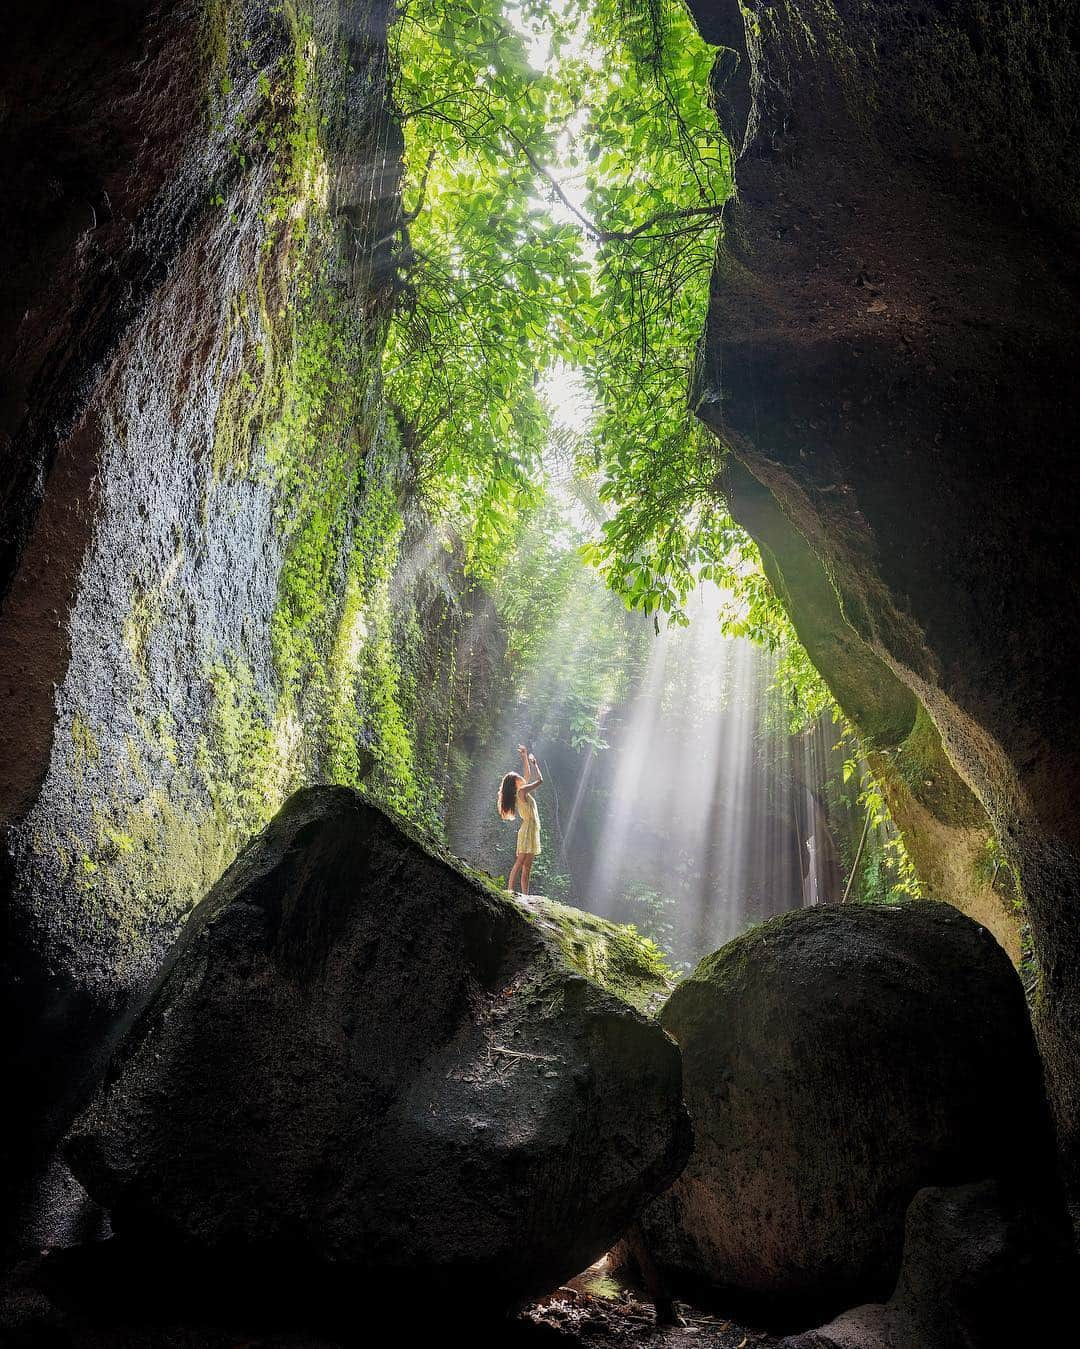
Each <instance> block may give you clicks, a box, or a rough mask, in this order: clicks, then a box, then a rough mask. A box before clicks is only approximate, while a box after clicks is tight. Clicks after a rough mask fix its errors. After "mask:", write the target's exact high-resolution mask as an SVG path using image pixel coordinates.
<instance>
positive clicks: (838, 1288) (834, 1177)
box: [644, 901, 1053, 1325]
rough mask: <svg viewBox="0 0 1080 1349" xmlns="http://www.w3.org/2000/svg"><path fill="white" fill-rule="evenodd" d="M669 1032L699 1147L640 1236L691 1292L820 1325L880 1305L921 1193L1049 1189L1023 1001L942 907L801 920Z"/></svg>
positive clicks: (711, 973)
mask: <svg viewBox="0 0 1080 1349" xmlns="http://www.w3.org/2000/svg"><path fill="white" fill-rule="evenodd" d="M660 1022H661V1025H663V1027H664V1028H665V1029H666V1030H667V1031H668V1032H669V1033H670V1034H671V1035H673V1036H674V1037H675V1039H676V1040H677V1041H678V1042H679V1045H680V1048H681V1049H682V1054H683V1071H684V1083H685V1092H686V1101H687V1105H688V1106H689V1109H690V1114H691V1118H692V1119H693V1121H694V1135H695V1143H694V1152H693V1155H692V1157H691V1160H690V1162H689V1164H688V1166H687V1168H686V1170H685V1171H684V1173H683V1175H682V1176H681V1177H680V1178H679V1180H678V1181H677V1182H676V1183H675V1185H674V1186H673V1187H672V1188H671V1190H669V1191H668V1193H667V1194H666V1195H664V1196H663V1197H662V1198H661V1199H659V1200H658V1201H657V1202H656V1203H655V1204H653V1205H651V1206H650V1207H649V1209H648V1210H647V1211H646V1215H645V1219H644V1226H645V1231H646V1235H647V1237H648V1240H649V1243H650V1245H651V1247H652V1250H653V1254H654V1256H655V1258H656V1260H657V1262H658V1263H659V1264H660V1265H661V1266H662V1267H663V1268H664V1269H665V1270H666V1271H667V1272H668V1274H669V1275H670V1277H671V1278H672V1280H673V1282H674V1284H675V1285H676V1287H682V1288H683V1289H685V1290H686V1291H687V1292H689V1293H695V1292H696V1293H699V1294H700V1293H704V1294H706V1295H707V1296H713V1297H720V1296H723V1297H726V1299H727V1300H726V1301H725V1302H724V1303H723V1305H724V1306H725V1307H729V1306H730V1307H737V1306H739V1305H740V1304H745V1306H746V1307H747V1308H748V1309H749V1310H750V1311H751V1312H752V1313H753V1314H756V1315H758V1316H760V1317H761V1318H762V1319H764V1320H765V1321H766V1322H771V1323H780V1324H782V1323H783V1322H784V1321H787V1322H788V1324H791V1323H792V1322H795V1323H796V1324H798V1323H799V1322H800V1321H801V1323H802V1324H803V1325H805V1324H807V1321H810V1323H811V1324H813V1318H814V1317H815V1315H820V1314H829V1313H831V1312H835V1311H837V1310H840V1309H842V1308H844V1307H850V1306H851V1305H853V1303H855V1302H859V1301H866V1300H868V1298H870V1297H873V1296H875V1295H876V1296H877V1297H882V1298H883V1297H885V1296H887V1295H888V1293H889V1291H890V1290H891V1288H892V1286H893V1283H894V1282H895V1279H896V1275H897V1271H898V1268H899V1263H900V1251H901V1245H902V1239H903V1223H904V1212H905V1210H906V1208H907V1206H908V1204H909V1202H910V1200H911V1198H912V1196H913V1195H914V1194H915V1192H916V1191H917V1190H918V1189H919V1188H920V1187H922V1186H924V1185H929V1184H935V1183H957V1184H959V1183H961V1182H966V1181H969V1180H974V1179H978V1178H982V1177H985V1176H988V1175H1004V1176H1011V1175H1012V1174H1013V1171H1014V1168H1016V1167H1017V1166H1021V1165H1025V1164H1026V1165H1028V1166H1029V1168H1030V1180H1031V1184H1032V1187H1033V1188H1034V1189H1038V1188H1039V1187H1040V1186H1041V1185H1042V1183H1043V1181H1044V1179H1045V1177H1046V1176H1047V1169H1048V1165H1049V1163H1050V1161H1051V1155H1050V1154H1052V1150H1053V1149H1052V1143H1051V1134H1050V1128H1049V1122H1048V1118H1047V1114H1046V1106H1045V1101H1044V1098H1043V1094H1042V1084H1041V1079H1040V1070H1039V1063H1038V1058H1037V1055H1036V1051H1035V1045H1034V1041H1033V1038H1032V1035H1031V1030H1030V1026H1029V1023H1028V1016H1027V1010H1026V1007H1025V1004H1024V997H1023V990H1022V988H1021V985H1020V982H1019V980H1018V979H1017V977H1016V975H1015V973H1014V971H1013V970H1012V968H1011V966H1010V964H1009V961H1008V959H1007V957H1006V956H1005V954H1004V952H1003V951H1002V950H1001V948H1000V947H999V946H998V945H997V943H996V942H995V941H994V940H993V938H992V937H991V936H990V935H989V934H988V933H987V932H986V931H985V930H984V929H982V928H981V927H979V926H978V925H977V924H975V923H972V922H971V921H970V920H968V919H967V918H965V917H964V916H963V915H962V914H959V913H957V911H956V910H955V909H953V908H951V907H950V906H948V905H945V904H934V903H930V902H927V901H920V902H916V903H913V904H904V905H897V906H888V907H868V906H861V905H860V906H852V907H850V908H840V907H835V906H831V907H822V908H813V909H802V910H796V911H795V912H793V913H791V914H788V915H786V916H784V917H782V918H778V919H774V920H772V921H770V922H768V923H764V924H762V925H761V926H760V927H757V928H753V929H752V930H751V931H749V932H748V933H746V934H745V935H744V936H742V937H740V938H739V939H738V940H736V941H734V942H731V943H730V944H729V945H728V946H725V947H723V948H722V949H721V950H720V951H718V952H717V953H716V954H715V955H713V956H710V957H708V958H707V959H706V960H704V961H703V962H702V963H701V964H700V965H699V966H698V968H697V970H695V972H694V974H693V975H691V976H690V977H689V978H688V979H687V980H686V981H685V982H684V983H682V984H680V985H679V987H678V988H677V989H676V990H675V992H674V993H673V994H672V996H671V998H670V999H669V1000H668V1002H667V1004H666V1006H665V1007H664V1010H663V1011H662V1013H661V1015H660ZM1025 1158H1026V1159H1027V1161H1026V1162H1025V1161H1024V1159H1025ZM873 1290H876V1293H875V1292H874V1291H873Z"/></svg>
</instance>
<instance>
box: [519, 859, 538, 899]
mask: <svg viewBox="0 0 1080 1349" xmlns="http://www.w3.org/2000/svg"><path fill="white" fill-rule="evenodd" d="M535 861H536V854H535V853H531V852H527V853H522V854H521V893H522V894H523V895H527V894H528V893H529V877H530V876H531V875H532V868H533V862H535Z"/></svg>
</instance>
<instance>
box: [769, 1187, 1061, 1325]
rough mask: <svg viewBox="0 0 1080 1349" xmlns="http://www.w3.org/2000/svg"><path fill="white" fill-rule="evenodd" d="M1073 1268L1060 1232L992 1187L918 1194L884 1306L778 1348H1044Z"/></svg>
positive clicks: (872, 1306)
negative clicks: (896, 1278) (900, 1262)
mask: <svg viewBox="0 0 1080 1349" xmlns="http://www.w3.org/2000/svg"><path fill="white" fill-rule="evenodd" d="M1073 1275H1075V1259H1074V1257H1073V1255H1072V1252H1071V1249H1070V1242H1069V1231H1068V1226H1067V1224H1065V1223H1064V1222H1061V1223H1055V1222H1054V1221H1053V1217H1052V1215H1048V1214H1046V1213H1043V1212H1040V1211H1039V1209H1038V1208H1035V1209H1033V1208H1031V1207H1030V1206H1029V1205H1027V1204H1025V1203H1024V1202H1023V1200H1022V1198H1019V1197H1018V1196H1016V1195H1006V1194H1003V1193H1002V1190H1001V1187H1000V1186H999V1185H997V1184H996V1182H994V1181H981V1182H978V1183H976V1184H973V1185H961V1186H957V1187H955V1188H953V1189H940V1188H927V1189H925V1190H920V1191H919V1193H918V1194H917V1195H916V1196H915V1198H914V1199H913V1200H912V1201H911V1206H910V1208H909V1209H908V1212H907V1222H906V1224H905V1238H904V1261H903V1266H902V1268H901V1271H900V1280H899V1282H898V1283H897V1285H896V1290H895V1291H894V1293H893V1295H892V1297H891V1298H890V1299H889V1301H888V1302H887V1303H885V1304H884V1305H882V1304H879V1303H871V1304H869V1305H867V1306H863V1307H856V1308H854V1309H853V1310H852V1311H848V1312H844V1313H843V1315H841V1316H838V1317H837V1318H836V1320H834V1321H831V1322H830V1323H829V1324H828V1325H827V1326H822V1327H821V1329H820V1330H812V1331H809V1332H807V1333H806V1334H805V1335H798V1336H795V1337H794V1338H793V1339H790V1340H785V1341H784V1349H1006V1346H1009V1347H1010V1349H1011V1346H1013V1345H1018V1344H1052V1343H1054V1342H1055V1341H1054V1333H1055V1331H1056V1330H1057V1328H1058V1327H1060V1326H1061V1325H1063V1324H1064V1323H1065V1314H1066V1306H1065V1300H1066V1296H1067V1294H1069V1293H1071V1291H1072V1288H1071V1281H1072V1280H1071V1276H1073Z"/></svg>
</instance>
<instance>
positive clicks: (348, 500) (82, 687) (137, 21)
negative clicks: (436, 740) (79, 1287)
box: [0, 0, 437, 1246]
mask: <svg viewBox="0 0 1080 1349" xmlns="http://www.w3.org/2000/svg"><path fill="white" fill-rule="evenodd" d="M388 9H389V6H388V5H387V4H386V3H385V0H346V2H345V3H338V0H298V3H296V4H292V3H289V4H285V5H281V4H275V3H268V2H267V0H230V2H229V3H220V2H219V0H192V2H191V3H178V4H172V3H159V2H158V0H132V2H131V3H125V4H122V5H116V6H111V7H109V11H108V13H107V14H106V13H104V12H101V13H99V12H97V11H93V12H91V11H89V10H86V9H85V8H84V7H80V6H77V5H63V4H59V3H49V2H48V0H46V3H43V4H30V3H23V2H22V0H16V3H14V4H12V5H9V6H8V7H7V8H6V10H5V41H4V50H3V53H2V54H0V101H2V104H3V107H4V109H5V113H4V116H3V118H2V125H0V165H2V167H3V169H4V176H5V181H6V182H7V183H8V190H7V192H6V193H5V194H4V200H3V202H2V203H0V211H2V212H3V215H4V220H3V227H2V228H0V461H2V462H3V466H4V471H3V473H2V474H0V672H2V677H0V760H2V762H3V772H2V773H0V904H2V906H3V911H4V920H5V931H4V942H3V952H2V956H0V986H2V1002H0V1017H2V1020H3V1042H4V1058H5V1067H4V1071H5V1078H6V1081H7V1083H8V1087H9V1090H10V1094H11V1096H12V1098H13V1099H14V1100H15V1101H17V1102H18V1106H17V1108H16V1109H15V1110H14V1111H13V1112H12V1115H11V1116H10V1117H9V1121H8V1123H9V1128H8V1129H7V1130H6V1131H5V1133H6V1141H5V1148H4V1155H3V1157H0V1183H2V1184H3V1185H4V1186H5V1187H7V1186H8V1184H9V1182H10V1185H11V1187H12V1188H13V1189H14V1190H15V1191H16V1192H15V1193H13V1194H5V1196H4V1198H3V1201H2V1202H0V1214H2V1218H0V1229H3V1230H2V1235H0V1239H2V1237H6V1236H8V1235H10V1232H9V1224H10V1225H11V1226H14V1227H15V1228H17V1229H19V1231H20V1232H21V1233H22V1236H23V1238H24V1239H25V1240H26V1241H27V1243H28V1244H30V1245H31V1246H38V1245H43V1244H48V1243H50V1242H54V1241H63V1240H72V1239H77V1238H79V1237H80V1236H81V1235H83V1234H84V1233H83V1231H82V1229H81V1228H80V1226H79V1223H78V1216H77V1214H75V1213H72V1212H67V1211H66V1210H67V1208H68V1207H69V1206H68V1204H67V1200H68V1199H72V1198H74V1193H73V1190H72V1187H70V1185H69V1183H66V1182H64V1180H63V1178H62V1177H56V1179H57V1181H58V1183H59V1186H60V1190H59V1191H57V1190H56V1189H55V1187H54V1186H53V1182H52V1181H49V1182H48V1183H47V1184H46V1185H45V1187H44V1191H42V1190H41V1188H40V1187H39V1185H38V1177H39V1174H40V1170H41V1167H42V1166H44V1165H45V1162H46V1158H47V1156H48V1154H49V1152H50V1149H51V1148H52V1146H53V1145H54V1144H55V1141H56V1139H57V1137H58V1135H59V1134H60V1133H61V1132H62V1130H63V1129H64V1128H65V1127H66V1125H67V1124H68V1123H69V1122H70V1118H71V1112H72V1110H73V1109H74V1106H75V1103H76V1101H77V1099H78V1094H79V1092H80V1090H81V1088H82V1084H83V1082H84V1080H85V1079H86V1078H87V1075H88V1074H89V1073H90V1072H91V1071H92V1059H93V1058H94V1056H95V1055H96V1054H97V1053H98V1052H99V1051H100V1049H101V1046H102V1043H103V1041H105V1040H106V1039H107V1037H108V1035H109V1034H110V1033H111V1029H112V1027H113V1025H114V1023H115V1021H116V1018H117V1017H118V1016H119V1015H121V1014H122V1009H123V1007H124V1005H125V1003H126V1001H127V999H128V998H129V997H130V996H131V995H132V992H133V991H134V990H138V989H140V988H141V987H142V986H143V984H144V982H145V980H146V979H147V978H149V977H151V975H152V973H153V972H154V970H155V969H156V968H157V965H158V963H159V961H160V959H161V957H162V955H163V954H164V952H165V951H166V950H167V949H168V947H169V945H170V944H171V942H172V941H173V939H174V938H175V936H176V933H177V931H178V929H179V926H180V924H181V923H182V922H183V920H184V918H185V916H186V914H187V913H188V912H189V911H190V909H191V907H192V906H193V905H194V904H195V903H196V902H197V901H198V900H199V899H200V898H201V897H202V896H203V895H204V894H205V893H206V891H207V890H208V888H209V887H210V886H211V885H212V884H213V882H214V881H215V880H216V879H217V877H218V876H219V875H220V874H221V872H222V870H223V869H224V867H225V866H226V865H227V864H228V863H229V861H230V860H231V859H232V858H233V857H234V856H235V853H236V850H237V848H238V847H239V846H240V845H241V844H242V843H243V842H245V841H246V840H247V839H248V838H249V837H250V836H251V834H252V833H253V832H255V831H256V830H258V829H259V828H261V827H262V825H263V824H264V823H265V822H266V820H267V819H269V817H270V816H271V815H272V814H273V812H274V810H275V809H276V808H277V807H278V806H279V805H280V803H281V801H282V800H283V799H284V797H285V796H286V795H287V794H288V792H289V791H290V790H292V789H293V788H294V787H295V786H298V785H300V784H301V783H303V782H305V781H312V780H325V779H328V778H329V779H332V780H335V781H345V782H352V783H355V782H357V781H358V780H359V779H360V778H361V777H362V776H363V772H364V769H365V767H368V766H370V764H368V763H366V762H365V756H364V753H363V751H362V750H361V751H360V752H359V753H358V752H357V745H358V743H364V742H365V741H366V740H370V739H371V738H372V737H370V736H367V735H366V734H365V732H366V730H367V726H366V725H365V724H363V723H364V717H365V715H366V711H365V709H366V708H367V707H369V706H370V705H371V703H372V702H373V700H372V699H371V698H370V696H369V694H370V690H369V689H368V686H367V685H366V684H365V682H364V681H365V678H366V677H367V672H368V670H369V669H370V668H372V667H373V666H374V665H375V664H377V662H374V661H371V660H367V659H366V657H367V655H368V653H367V651H366V650H365V647H364V643H363V641H362V640H361V637H360V634H359V630H358V626H357V616H358V614H359V613H360V612H361V611H363V613H364V618H365V622H366V624H367V627H366V631H367V632H368V633H369V634H372V633H375V632H376V631H378V634H379V636H380V638H382V637H384V636H385V630H386V628H387V627H388V626H389V624H390V622H391V619H390V617H389V615H388V611H389V609H390V605H391V603H392V601H393V600H394V599H395V598H396V597H395V596H390V597H388V595H387V594H386V593H385V592H387V591H388V590H389V582H381V581H380V582H377V581H375V580H374V579H372V578H376V577H385V576H386V575H387V574H388V572H389V571H390V569H391V568H392V565H393V556H394V550H395V549H396V546H397V541H398V540H399V538H400V537H401V534H402V528H403V526H402V521H401V520H400V518H399V516H398V514H396V505H395V484H394V480H393V479H394V473H395V459H394V454H395V451H394V446H393V443H392V437H390V436H388V434H387V431H386V428H385V425H384V420H383V412H382V402H381V392H380V388H379V353H380V348H381V342H382V336H383V332H384V327H385V322H386V315H387V312H388V310H389V307H390V304H391V301H392V298H393V269H392V266H391V265H390V260H389V257H388V253H389V241H390V240H391V239H392V238H393V234H394V224H395V222H396V221H398V220H399V219H400V202H399V199H398V174H399V170H400V163H399V160H400V132H399V130H398V129H397V127H396V125H395V123H394V120H393V118H392V116H390V110H389V107H388V93H387V52H386V22H387V18H388ZM380 584H381V585H382V586H383V590H382V591H381V592H379V593H376V590H377V587H378V585H380ZM410 597H411V596H410ZM376 613H378V614H379V615H380V617H379V618H378V620H376V618H375V614H376ZM436 645H437V644H436ZM435 682H436V681H434V680H433V681H432V684H434V683H435ZM380 692H383V690H380ZM384 702H385V700H384ZM380 705H382V704H380ZM422 721H423V719H422V718H421V717H419V716H413V717H410V718H409V724H410V725H421V724H422ZM376 772H378V765H377V766H376ZM50 1191H51V1192H52V1193H46V1192H50ZM61 1191H62V1192H63V1193H62V1194H61ZM61 1199H62V1200H63V1202H59V1203H58V1200H61ZM46 1205H52V1206H54V1208H55V1210H56V1211H55V1212H53V1213H51V1214H49V1215H48V1216H46V1217H45V1218H44V1219H43V1220H42V1214H43V1209H44V1207H45V1206H46ZM76 1207H77V1205H76Z"/></svg>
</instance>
